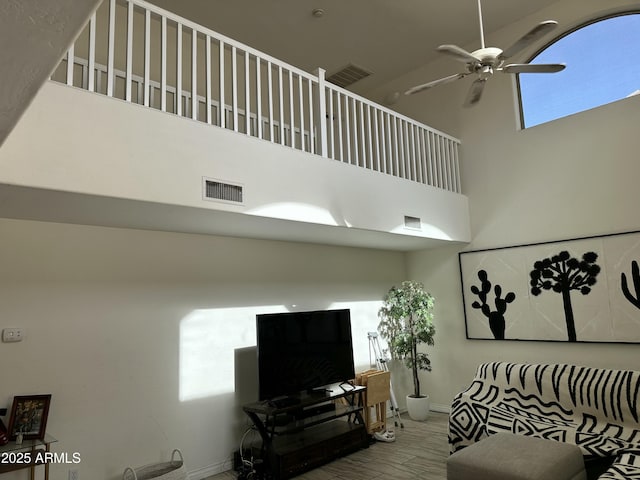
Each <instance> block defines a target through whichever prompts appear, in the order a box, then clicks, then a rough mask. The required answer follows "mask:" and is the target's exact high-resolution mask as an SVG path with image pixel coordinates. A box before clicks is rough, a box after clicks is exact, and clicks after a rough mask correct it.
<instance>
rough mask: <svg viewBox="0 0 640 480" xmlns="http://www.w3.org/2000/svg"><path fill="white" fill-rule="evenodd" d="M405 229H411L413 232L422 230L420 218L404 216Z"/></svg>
mask: <svg viewBox="0 0 640 480" xmlns="http://www.w3.org/2000/svg"><path fill="white" fill-rule="evenodd" d="M404 228H410V229H412V230H422V222H421V221H420V219H419V218H418V217H409V216H408V215H405V216H404Z"/></svg>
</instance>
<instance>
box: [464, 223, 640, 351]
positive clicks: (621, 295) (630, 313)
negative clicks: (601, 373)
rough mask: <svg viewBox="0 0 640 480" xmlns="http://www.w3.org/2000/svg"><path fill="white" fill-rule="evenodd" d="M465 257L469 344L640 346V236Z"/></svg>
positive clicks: (524, 247) (505, 249)
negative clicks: (478, 341)
mask: <svg viewBox="0 0 640 480" xmlns="http://www.w3.org/2000/svg"><path fill="white" fill-rule="evenodd" d="M458 257H459V262H460V275H461V280H462V296H463V302H464V312H465V325H466V333H467V338H469V339H487V340H540V341H557V342H609V343H640V267H639V264H640V232H627V233H620V234H613V235H600V236H594V237H585V238H577V239H572V240H559V241H554V242H547V243H535V244H528V245H518V246H513V247H501V248H493V249H486V250H474V251H467V252H460V253H459V255H458Z"/></svg>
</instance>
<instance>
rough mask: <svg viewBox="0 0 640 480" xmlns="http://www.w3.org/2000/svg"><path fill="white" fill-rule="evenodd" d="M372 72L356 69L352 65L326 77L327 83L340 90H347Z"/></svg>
mask: <svg viewBox="0 0 640 480" xmlns="http://www.w3.org/2000/svg"><path fill="white" fill-rule="evenodd" d="M372 73H373V72H370V71H368V70H365V69H364V68H362V67H358V66H356V65H353V64H349V65H347V66H346V67H344V68H343V69H342V70H340V71H338V72H336V73H334V74H333V75H331V76H329V77H327V81H328V82H331V83H333V84H335V85H338V86H339V87H342V88H347V87H348V86H349V85H353V84H354V83H356V82H357V81H358V80H362V79H363V78H366V77H368V76H369V75H371V74H372Z"/></svg>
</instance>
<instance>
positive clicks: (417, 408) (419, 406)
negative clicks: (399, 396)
mask: <svg viewBox="0 0 640 480" xmlns="http://www.w3.org/2000/svg"><path fill="white" fill-rule="evenodd" d="M429 407H430V402H429V395H423V396H421V397H417V398H416V397H412V396H410V395H407V413H409V417H411V420H417V421H419V422H424V421H425V420H426V419H427V418H428V417H429Z"/></svg>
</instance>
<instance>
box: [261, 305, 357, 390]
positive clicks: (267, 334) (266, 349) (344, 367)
mask: <svg viewBox="0 0 640 480" xmlns="http://www.w3.org/2000/svg"><path fill="white" fill-rule="evenodd" d="M256 330H257V332H256V333H257V340H258V383H259V386H258V391H259V396H260V400H268V399H272V398H276V397H280V396H291V395H294V394H297V393H299V392H301V391H305V390H313V389H316V388H320V387H323V386H326V385H329V384H332V383H338V382H344V381H347V380H351V379H353V378H354V376H355V371H354V366H353V344H352V341H351V315H350V311H349V309H343V310H319V311H313V312H289V313H269V314H259V315H256Z"/></svg>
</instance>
